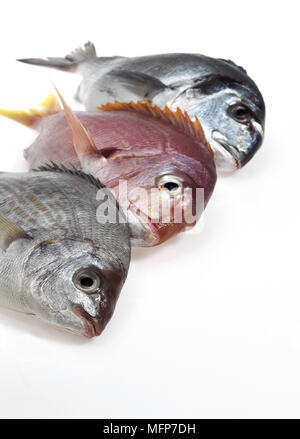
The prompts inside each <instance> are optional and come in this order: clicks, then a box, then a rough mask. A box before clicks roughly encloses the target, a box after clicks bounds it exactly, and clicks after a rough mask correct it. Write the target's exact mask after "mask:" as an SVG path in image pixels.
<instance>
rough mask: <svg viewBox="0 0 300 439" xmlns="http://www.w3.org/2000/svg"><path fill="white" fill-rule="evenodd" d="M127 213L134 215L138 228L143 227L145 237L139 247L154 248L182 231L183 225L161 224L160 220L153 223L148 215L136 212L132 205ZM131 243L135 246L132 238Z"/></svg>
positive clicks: (173, 223)
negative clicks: (145, 232)
mask: <svg viewBox="0 0 300 439" xmlns="http://www.w3.org/2000/svg"><path fill="white" fill-rule="evenodd" d="M129 211H130V212H131V213H132V214H133V215H135V217H136V218H137V221H139V224H140V227H144V228H145V230H146V231H147V235H146V236H145V238H144V240H143V241H140V242H139V246H142V247H154V246H156V245H159V244H161V243H162V242H164V241H167V240H168V239H170V238H171V237H172V236H174V235H176V234H177V233H180V232H182V231H183V230H184V227H183V223H176V222H163V221H162V220H157V221H155V222H153V219H152V218H151V217H150V216H149V215H147V214H145V213H143V212H141V211H139V212H138V209H137V208H136V207H135V206H134V205H133V204H132V205H131V206H130V207H129ZM133 242H134V245H136V241H134V238H132V243H133Z"/></svg>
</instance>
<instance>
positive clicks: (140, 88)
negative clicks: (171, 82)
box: [107, 70, 168, 99]
mask: <svg viewBox="0 0 300 439" xmlns="http://www.w3.org/2000/svg"><path fill="white" fill-rule="evenodd" d="M107 76H109V79H110V84H111V81H113V82H115V85H116V86H117V87H124V88H125V89H126V90H128V91H131V92H134V93H135V94H137V95H138V96H140V97H141V98H148V99H149V98H150V97H151V96H152V95H155V94H156V93H158V92H159V91H162V90H165V89H167V88H168V87H167V86H166V85H165V84H164V83H163V82H161V81H160V80H159V79H157V78H155V77H154V76H150V75H147V74H145V73H140V72H131V71H129V70H112V71H111V72H110V73H109V74H107ZM113 85H114V84H112V85H111V86H112V87H113Z"/></svg>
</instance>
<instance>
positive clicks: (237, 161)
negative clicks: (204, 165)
mask: <svg viewBox="0 0 300 439" xmlns="http://www.w3.org/2000/svg"><path fill="white" fill-rule="evenodd" d="M212 140H213V144H214V152H215V161H216V165H217V166H218V168H220V169H222V170H225V171H234V170H236V169H239V168H241V167H242V166H243V160H242V158H241V152H240V151H238V150H237V148H236V146H234V145H232V143H230V142H228V140H227V138H226V137H225V136H224V135H223V134H222V133H220V131H217V130H215V131H213V132H212ZM220 146H221V149H220ZM228 159H229V160H228Z"/></svg>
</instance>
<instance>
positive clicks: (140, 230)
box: [128, 204, 160, 247]
mask: <svg viewBox="0 0 300 439" xmlns="http://www.w3.org/2000/svg"><path fill="white" fill-rule="evenodd" d="M128 214H129V217H128V220H129V226H130V230H131V243H132V245H134V246H141V247H153V246H155V245H157V244H159V243H160V237H159V234H158V232H157V227H156V224H154V223H153V222H152V221H151V218H150V217H149V216H148V215H146V214H144V213H143V212H141V211H138V209H137V208H136V207H135V205H134V204H131V205H130V206H129V208H128Z"/></svg>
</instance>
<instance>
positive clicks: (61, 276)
mask: <svg viewBox="0 0 300 439" xmlns="http://www.w3.org/2000/svg"><path fill="white" fill-rule="evenodd" d="M125 277H126V274H125V273H124V271H123V267H121V264H119V262H118V261H117V260H116V259H115V258H114V256H113V255H111V254H109V251H108V250H105V251H104V250H103V249H102V250H100V249H97V248H95V247H94V246H93V244H92V243H91V242H88V241H82V240H80V239H78V240H77V239H76V238H74V239H58V240H52V241H48V242H47V241H45V242H42V243H41V244H39V245H37V246H36V247H35V249H34V250H33V252H32V253H31V255H30V257H29V258H28V261H27V263H26V265H25V279H26V280H25V282H26V284H25V288H26V291H27V301H28V303H27V305H28V309H30V311H31V312H33V313H34V314H35V315H36V316H37V317H39V318H40V319H42V320H44V321H47V322H49V323H51V324H53V325H55V326H58V327H59V328H63V329H66V330H68V331H71V332H73V333H76V334H80V335H83V336H86V337H88V338H91V337H94V336H96V335H100V334H101V332H102V331H103V329H104V328H105V326H106V324H107V322H108V321H109V319H110V317H111V316H112V314H113V311H114V308H115V304H116V301H117V299H118V296H119V293H120V290H121V287H122V285H123V283H124V281H125Z"/></svg>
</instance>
